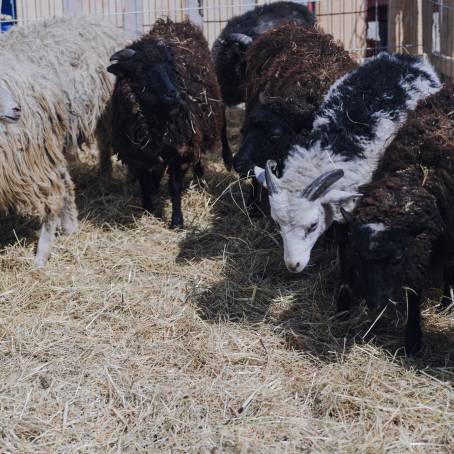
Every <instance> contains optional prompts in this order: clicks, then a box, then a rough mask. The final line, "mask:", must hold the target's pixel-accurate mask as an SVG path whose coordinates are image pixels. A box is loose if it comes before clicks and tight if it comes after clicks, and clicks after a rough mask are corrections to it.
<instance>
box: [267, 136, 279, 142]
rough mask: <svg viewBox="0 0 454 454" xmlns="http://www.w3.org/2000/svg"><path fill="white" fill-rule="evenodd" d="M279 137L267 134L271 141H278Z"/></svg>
mask: <svg viewBox="0 0 454 454" xmlns="http://www.w3.org/2000/svg"><path fill="white" fill-rule="evenodd" d="M280 138H281V136H280V135H277V134H273V135H271V136H269V140H270V142H273V143H275V142H278V141H279V139H280Z"/></svg>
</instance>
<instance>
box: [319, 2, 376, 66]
mask: <svg viewBox="0 0 454 454" xmlns="http://www.w3.org/2000/svg"><path fill="white" fill-rule="evenodd" d="M316 12H317V20H318V23H319V25H320V27H321V28H322V29H323V30H324V31H325V32H327V33H330V34H332V35H333V36H334V38H336V39H338V40H339V41H341V42H342V44H343V45H344V47H345V48H346V49H348V50H350V51H352V52H353V53H354V54H356V55H357V56H358V57H362V56H363V55H364V48H365V47H366V32H367V30H366V13H367V0H322V1H321V2H319V3H318V4H317V5H316Z"/></svg>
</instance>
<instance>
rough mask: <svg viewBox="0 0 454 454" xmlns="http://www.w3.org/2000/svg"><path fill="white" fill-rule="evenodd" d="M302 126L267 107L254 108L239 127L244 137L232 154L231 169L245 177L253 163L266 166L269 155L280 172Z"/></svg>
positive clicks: (251, 171) (250, 170) (251, 168)
mask: <svg viewBox="0 0 454 454" xmlns="http://www.w3.org/2000/svg"><path fill="white" fill-rule="evenodd" d="M301 129H302V128H301V127H300V126H298V127H295V125H294V124H291V122H288V121H287V119H286V118H285V116H279V115H277V114H275V113H273V112H271V111H267V110H266V107H260V108H258V109H256V110H255V111H254V112H252V113H251V115H250V116H249V118H248V120H247V122H246V124H245V126H244V128H243V130H242V134H243V141H242V144H241V147H240V149H239V151H238V152H237V153H236V155H235V156H234V158H233V167H234V169H235V170H236V171H237V172H238V173H239V174H240V176H241V177H246V176H248V174H250V173H253V171H254V166H259V167H265V164H266V162H267V161H268V160H269V159H272V160H274V161H276V162H277V163H278V169H279V170H278V174H279V173H280V171H281V170H282V165H283V162H284V161H285V159H286V157H287V156H288V153H289V151H290V148H291V147H292V146H293V145H294V144H295V143H298V134H299V133H300V132H301ZM278 176H279V175H278Z"/></svg>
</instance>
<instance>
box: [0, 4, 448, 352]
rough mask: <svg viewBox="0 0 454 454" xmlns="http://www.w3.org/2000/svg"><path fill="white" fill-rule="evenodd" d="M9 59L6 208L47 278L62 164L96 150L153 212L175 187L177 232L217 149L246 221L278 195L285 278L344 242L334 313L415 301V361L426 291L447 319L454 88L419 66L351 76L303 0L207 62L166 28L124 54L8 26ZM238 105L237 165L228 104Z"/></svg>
mask: <svg viewBox="0 0 454 454" xmlns="http://www.w3.org/2000/svg"><path fill="white" fill-rule="evenodd" d="M0 44H1V45H0V63H1V65H2V68H4V70H3V71H2V74H1V75H0V120H1V133H0V155H1V158H0V210H1V211H3V212H8V211H11V210H14V211H15V212H18V213H20V214H23V215H27V216H32V217H36V218H39V219H40V220H41V221H42V227H41V234H40V238H39V242H38V246H37V253H36V260H35V263H36V265H37V266H42V265H44V264H45V263H46V261H47V260H48V257H49V254H50V246H51V243H52V241H53V238H54V237H55V233H56V230H57V229H58V228H61V230H62V231H63V232H64V233H71V232H72V231H74V229H75V228H76V227H77V209H76V204H75V198H74V185H73V183H72V180H71V176H70V171H69V164H70V163H71V161H72V160H73V159H74V158H75V156H76V155H77V153H78V149H79V148H80V147H81V146H82V145H83V144H90V143H91V142H93V141H94V140H97V144H98V149H99V156H100V171H101V172H103V173H106V174H108V173H109V172H110V169H111V163H110V157H111V154H112V153H114V154H116V155H117V156H118V157H119V159H120V160H121V161H122V162H123V163H124V164H125V165H126V166H127V167H128V170H129V172H130V174H132V175H133V176H134V177H135V178H136V179H137V180H138V182H139V185H140V189H141V195H142V204H143V208H144V209H146V210H148V211H150V212H151V211H152V210H153V207H152V196H153V193H155V192H156V191H157V190H158V189H159V185H160V181H161V179H162V177H163V175H164V173H165V172H167V173H168V175H169V192H170V196H171V201H172V220H171V226H172V227H179V226H182V225H183V214H182V210H181V192H182V189H183V179H184V176H185V174H186V172H187V171H188V169H189V168H190V167H192V170H193V172H194V173H195V174H196V175H198V176H201V175H203V166H202V157H203V154H204V152H207V151H210V150H213V149H215V148H216V147H217V146H218V143H222V156H223V160H224V163H225V165H226V167H227V169H229V170H230V168H231V166H232V165H233V167H234V169H235V170H236V171H237V172H238V173H239V175H240V176H241V177H250V178H252V179H253V181H254V183H253V185H252V189H251V194H250V197H249V200H248V209H249V210H251V212H254V211H256V208H257V203H258V202H259V200H260V199H261V198H262V197H264V196H266V194H267V198H268V200H269V204H270V208H271V216H272V217H273V219H274V220H275V221H276V223H277V224H278V225H279V229H280V233H281V236H282V239H283V246H284V260H285V263H286V265H287V268H288V269H289V270H290V271H291V272H295V273H297V272H301V271H302V270H303V269H304V268H305V267H306V265H307V264H308V263H309V260H310V254H311V250H312V248H313V246H314V245H315V243H316V241H317V239H318V238H319V237H320V236H322V235H323V234H324V233H325V232H326V231H328V230H330V231H331V232H332V234H333V235H334V236H335V238H336V239H337V242H338V245H339V261H340V282H339V287H338V292H337V308H338V313H339V316H345V315H346V314H348V312H349V311H350V310H351V305H352V302H354V301H356V300H358V299H360V298H365V299H366V301H367V304H368V305H369V307H370V308H371V309H373V310H382V309H383V308H384V307H386V305H387V304H389V302H391V301H392V300H391V299H392V298H394V297H396V296H398V293H399V292H401V291H402V289H405V288H407V289H408V291H407V301H408V303H407V305H408V319H407V327H406V344H405V346H406V350H407V353H416V352H417V351H418V350H419V349H420V347H421V327H420V305H421V301H422V300H423V298H424V295H425V292H426V290H427V289H429V288H432V287H437V288H440V289H442V291H443V293H442V295H441V298H442V299H441V301H442V304H441V307H446V306H449V305H451V304H452V298H451V294H452V291H451V287H450V285H451V284H454V273H453V271H454V260H453V258H454V250H453V249H454V238H453V235H454V229H453V227H454V212H453V210H452V208H451V207H452V206H453V202H454V115H453V109H454V86H453V84H452V83H451V82H449V81H446V82H445V83H444V84H442V83H441V81H440V79H439V77H438V75H437V74H436V72H435V71H434V69H433V68H432V66H431V65H430V63H429V62H427V61H426V60H424V59H420V58H417V57H413V56H409V55H390V54H387V53H382V54H380V55H379V56H377V57H375V58H373V59H371V60H369V61H366V62H365V63H363V64H362V65H358V64H357V63H356V62H355V61H353V60H352V59H351V58H350V56H349V54H348V53H347V52H346V51H345V50H344V49H343V48H342V46H341V45H340V44H339V43H337V42H335V41H334V39H333V38H332V36H330V35H327V34H326V33H324V32H323V31H321V30H320V29H319V28H317V26H316V25H315V24H314V19H313V16H312V15H311V14H310V13H309V11H308V10H307V9H306V7H304V6H301V5H298V4H295V3H292V2H277V3H273V4H270V5H265V6H261V7H257V8H255V9H254V10H252V11H250V12H248V13H246V14H244V15H242V16H239V17H236V18H233V19H231V20H230V21H229V23H228V24H227V26H226V27H225V29H224V30H223V31H222V33H221V34H220V36H219V37H218V39H217V40H216V42H215V44H214V46H213V50H212V52H211V53H210V51H209V49H208V44H207V42H206V40H205V38H204V37H203V34H202V32H201V30H199V29H198V28H197V27H196V26H194V25H193V24H191V23H190V22H187V21H186V22H182V23H174V22H171V21H170V20H158V21H157V22H156V23H155V25H154V26H153V28H152V30H151V31H150V32H149V33H148V34H145V35H144V36H142V37H141V38H139V39H138V40H137V41H135V42H134V43H132V44H130V45H127V40H126V38H125V37H124V35H123V34H122V32H121V31H120V30H118V29H116V28H115V27H113V26H110V25H107V24H103V23H99V22H98V21H96V22H95V21H91V20H87V19H86V18H84V19H80V18H62V19H57V20H52V21H48V22H45V23H37V24H34V25H31V26H26V27H14V28H13V29H12V30H10V31H9V32H7V33H6V34H4V35H3V36H1V37H0ZM109 60H110V66H109ZM109 73H111V74H113V75H115V78H114V77H113V76H112V75H111V74H109ZM241 102H245V104H246V117H245V122H244V126H243V129H242V143H241V146H240V148H239V150H238V151H237V153H236V154H235V156H234V157H233V159H232V154H231V151H230V148H229V144H228V141H227V134H226V120H225V105H235V104H238V103H241ZM263 188H266V190H265V189H263Z"/></svg>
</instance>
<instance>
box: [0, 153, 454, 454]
mask: <svg viewBox="0 0 454 454" xmlns="http://www.w3.org/2000/svg"><path fill="white" fill-rule="evenodd" d="M220 161H221V160H220V159H219V158H216V159H214V158H213V159H212V160H211V161H210V162H209V164H208V166H207V176H206V180H207V186H206V187H203V186H201V185H197V184H195V183H191V184H190V187H189V189H188V190H187V192H186V194H185V197H184V213H185V215H186V229H185V230H184V231H171V230H168V229H167V227H166V224H165V222H164V221H162V220H159V219H157V218H154V217H151V216H148V215H144V214H142V212H141V210H140V209H139V207H138V205H139V199H138V197H137V194H136V193H134V192H133V190H132V189H131V186H130V185H129V184H128V183H127V182H126V179H125V176H124V175H123V173H122V170H121V169H120V168H119V167H117V169H116V175H115V178H114V179H113V180H111V181H100V180H99V179H98V178H97V177H96V169H95V165H94V164H93V162H91V161H87V162H85V163H84V164H83V165H80V166H79V168H78V169H77V172H76V175H75V181H76V184H77V187H78V194H79V199H78V205H79V208H80V212H81V219H82V223H81V228H80V229H79V230H78V231H77V233H76V234H74V235H72V236H70V237H66V238H65V237H60V238H59V239H58V241H57V243H56V245H55V247H54V250H53V256H52V258H51V260H50V262H49V265H48V266H47V267H46V268H45V269H43V270H39V271H38V270H34V269H33V268H32V266H31V265H32V258H33V247H34V239H35V238H36V234H34V233H31V232H33V231H34V228H35V226H34V225H33V224H31V223H27V222H25V221H23V220H22V221H21V220H18V219H11V218H10V219H7V220H5V219H2V225H1V227H0V233H1V239H2V240H1V241H2V245H3V250H2V253H1V255H0V267H1V270H2V272H1V274H0V452H33V453H40V452H46V453H47V452H194V453H199V452H201V453H204V452H207V453H208V452H209V453H215V452H250V453H262V452H289V453H291V452H323V453H332V452H339V453H340V452H342V453H380V452H392V453H400V452H421V453H423V452H424V453H427V452H431V453H432V452H434V453H435V452H436V453H444V452H446V453H448V452H452V449H453V448H452V446H454V428H453V427H454V362H453V355H454V329H453V328H454V315H453V314H447V315H441V314H438V313H437V312H436V311H435V310H434V309H433V308H430V307H428V308H427V309H426V310H425V312H424V315H425V317H424V320H425V332H426V336H425V341H426V342H425V347H424V351H423V352H422V354H421V355H420V357H419V358H417V359H416V360H407V359H406V358H405V357H404V356H403V355H402V352H401V350H398V348H399V347H400V345H401V342H402V337H401V332H402V324H403V322H404V320H403V318H402V316H399V317H397V316H396V314H395V313H392V311H391V310H390V311H388V313H386V314H385V315H384V317H383V318H382V319H381V320H380V321H379V322H378V323H377V325H376V326H375V327H374V328H373V330H372V331H371V332H370V334H369V335H368V336H367V337H366V338H365V340H362V339H361V337H362V336H363V335H364V333H366V332H367V330H368V328H369V327H370V325H371V323H372V321H373V320H371V319H370V318H368V316H367V314H366V313H365V310H364V308H363V307H360V308H359V309H358V313H357V315H356V316H355V317H354V318H353V319H352V320H349V321H348V322H343V323H339V322H335V321H334V320H332V318H331V317H332V315H333V306H332V300H333V291H334V284H335V277H336V262H335V253H334V248H333V245H332V244H330V243H329V241H326V242H325V243H324V244H321V246H320V247H319V249H318V251H317V253H316V257H315V260H314V264H313V265H312V266H311V268H310V271H309V272H308V273H307V274H306V275H304V276H290V275H289V274H288V273H287V272H286V271H285V269H284V267H283V263H282V258H281V255H282V251H281V247H280V245H279V236H278V235H277V234H276V232H275V229H274V226H273V224H272V223H271V222H270V221H269V220H268V219H267V218H264V219H260V220H252V221H250V220H249V219H248V217H247V216H246V215H245V214H244V212H243V211H242V210H241V207H242V205H243V204H242V194H241V191H240V189H239V185H238V184H236V183H234V184H232V186H231V187H230V189H229V190H227V191H225V188H226V187H227V186H228V184H229V183H232V182H233V181H234V177H233V175H227V174H226V172H225V171H224V170H223V167H222V165H221V164H220ZM163 193H164V194H165V193H166V190H165V189H164V190H163ZM163 200H165V204H164V209H163V217H164V219H166V220H168V218H169V207H168V204H167V198H166V197H163ZM13 227H14V228H15V233H12V229H13ZM396 350H397V351H396Z"/></svg>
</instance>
